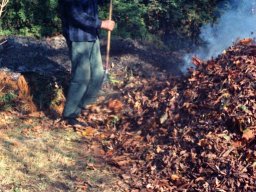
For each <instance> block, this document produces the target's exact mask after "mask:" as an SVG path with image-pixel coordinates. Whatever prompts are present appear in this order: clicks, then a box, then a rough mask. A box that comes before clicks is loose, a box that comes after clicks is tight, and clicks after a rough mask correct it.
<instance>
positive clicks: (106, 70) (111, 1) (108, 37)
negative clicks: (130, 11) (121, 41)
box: [104, 0, 113, 80]
mask: <svg viewBox="0 0 256 192" xmlns="http://www.w3.org/2000/svg"><path fill="white" fill-rule="evenodd" d="M112 12H113V0H110V4H109V20H112ZM110 42H111V31H108V36H107V51H106V64H105V75H104V79H105V80H107V78H108V73H109V60H110V59H109V58H110V56H109V55H110Z"/></svg>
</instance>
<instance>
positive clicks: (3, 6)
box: [0, 0, 9, 17]
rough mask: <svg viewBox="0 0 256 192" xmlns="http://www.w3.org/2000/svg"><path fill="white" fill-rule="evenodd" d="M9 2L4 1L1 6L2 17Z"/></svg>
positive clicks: (7, 0) (0, 13) (0, 14)
mask: <svg viewBox="0 0 256 192" xmlns="http://www.w3.org/2000/svg"><path fill="white" fill-rule="evenodd" d="M8 2H9V0H2V1H1V4H0V17H1V16H2V15H3V12H4V10H5V7H6V5H7V4H8Z"/></svg>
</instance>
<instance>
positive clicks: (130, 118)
mask: <svg viewBox="0 0 256 192" xmlns="http://www.w3.org/2000/svg"><path fill="white" fill-rule="evenodd" d="M255 53H256V44H255V43H254V42H253V41H251V40H250V41H249V40H246V41H245V40H244V41H240V42H237V43H236V44H234V45H233V46H231V47H230V48H229V49H227V50H225V51H224V52H223V54H221V55H219V56H218V57H217V58H216V59H211V60H209V61H201V60H200V59H199V58H193V61H194V62H195V68H191V69H189V72H188V75H187V76H186V77H185V78H178V77H172V76H168V75H167V74H165V73H162V74H160V73H157V72H156V73H153V74H151V76H150V77H148V76H147V77H143V75H141V71H140V69H139V67H138V66H135V67H136V68H135V69H133V70H134V73H133V75H132V76H127V77H126V79H124V81H123V82H122V83H119V84H118V85H115V86H116V88H117V89H119V90H120V92H121V94H122V95H121V97H120V98H119V99H118V100H110V101H109V103H105V104H102V105H100V108H101V110H98V111H97V112H95V113H94V114H91V115H94V116H100V118H99V119H100V120H99V121H98V124H99V125H100V126H99V128H102V129H100V131H102V133H103V134H105V136H106V137H105V138H104V139H101V138H99V139H98V142H100V143H101V145H102V147H103V149H104V151H105V155H104V158H105V160H106V161H107V162H108V163H109V164H111V165H113V166H114V167H116V168H117V169H116V170H117V173H119V174H120V176H121V178H122V179H123V180H124V181H125V182H127V183H128V184H129V185H130V187H131V191H255V190H256V174H255V158H256V153H255V149H256V140H255V136H256V128H255V126H256V54H255ZM136 72H137V74H136ZM104 109H105V110H104ZM89 113H93V112H92V111H91V112H89ZM113 115H114V116H115V117H118V118H116V119H115V121H114V120H113ZM88 120H89V121H90V119H87V121H88ZM93 121H94V123H95V121H96V122H97V118H95V119H94V120H93ZM94 139H95V138H94Z"/></svg>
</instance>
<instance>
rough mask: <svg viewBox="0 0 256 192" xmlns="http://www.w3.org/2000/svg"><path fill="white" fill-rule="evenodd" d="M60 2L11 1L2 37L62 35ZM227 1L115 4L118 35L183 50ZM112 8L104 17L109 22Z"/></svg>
mask: <svg viewBox="0 0 256 192" xmlns="http://www.w3.org/2000/svg"><path fill="white" fill-rule="evenodd" d="M57 2H58V0H10V3H9V5H8V7H7V12H6V13H5V15H4V17H3V18H2V19H1V20H0V27H1V32H0V33H1V34H2V35H6V34H21V35H33V36H38V37H40V36H48V35H53V34H56V33H58V32H60V29H61V24H60V20H59V17H58V14H57V7H58V5H57V4H58V3H57ZM223 2H228V1H225V0H114V13H113V17H114V19H115V20H116V21H117V29H116V30H115V31H114V34H115V35H118V36H121V37H131V38H138V39H142V40H152V39H154V38H157V39H161V40H163V41H164V42H165V43H166V44H170V45H171V44H174V43H173V42H174V41H175V45H176V46H178V47H181V46H183V42H189V43H190V42H191V43H197V42H198V35H199V32H200V27H201V26H202V24H204V23H208V22H213V21H214V20H215V19H216V17H217V16H218V11H217V5H218V3H223ZM107 15H108V4H105V5H104V6H101V8H100V16H101V17H102V18H107Z"/></svg>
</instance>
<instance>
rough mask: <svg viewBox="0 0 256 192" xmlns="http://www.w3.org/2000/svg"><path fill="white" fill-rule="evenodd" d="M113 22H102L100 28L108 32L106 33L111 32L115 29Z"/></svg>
mask: <svg viewBox="0 0 256 192" xmlns="http://www.w3.org/2000/svg"><path fill="white" fill-rule="evenodd" d="M115 24H116V23H115V22H114V21H112V20H103V21H102V22H101V28H102V29H105V30H108V31H113V29H114V28H115Z"/></svg>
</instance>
